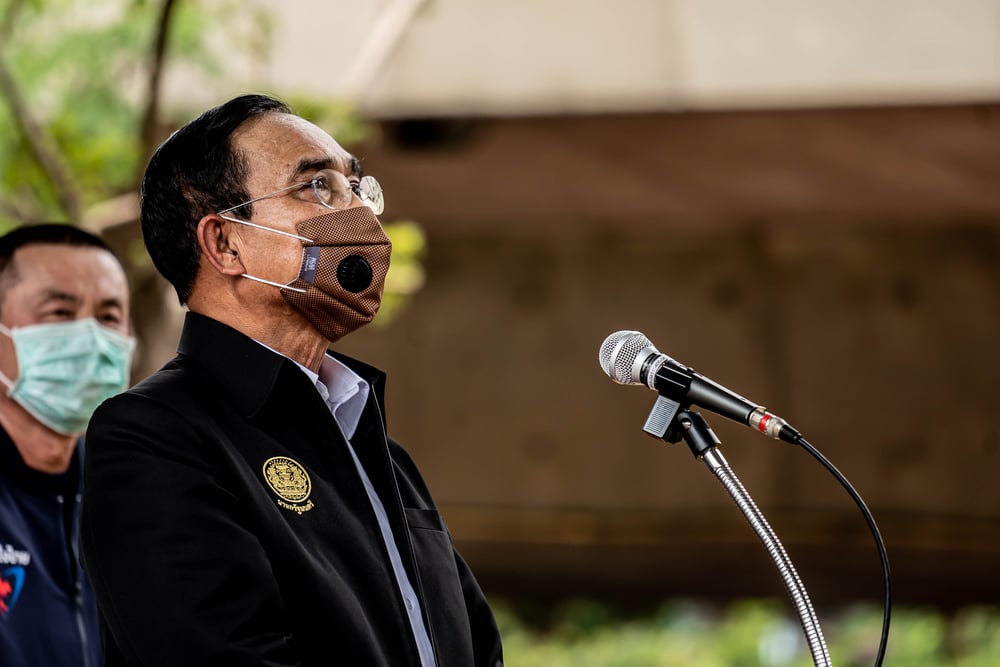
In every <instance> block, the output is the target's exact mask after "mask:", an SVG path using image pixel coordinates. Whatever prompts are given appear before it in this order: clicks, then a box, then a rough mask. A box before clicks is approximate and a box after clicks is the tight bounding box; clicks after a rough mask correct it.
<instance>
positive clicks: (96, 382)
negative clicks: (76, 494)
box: [0, 318, 135, 435]
mask: <svg viewBox="0 0 1000 667" xmlns="http://www.w3.org/2000/svg"><path fill="white" fill-rule="evenodd" d="M0 333H3V334H4V335H6V336H9V337H10V338H11V340H13V341H14V351H15V353H16V354H17V368H18V375H17V379H16V380H11V379H10V378H8V377H6V376H5V375H4V374H3V373H0V382H2V383H3V384H5V385H6V386H7V395H8V396H10V397H11V398H12V399H13V400H14V401H16V402H17V403H18V404H19V405H20V406H21V407H23V408H24V409H25V410H27V411H28V413H29V414H30V415H31V416H33V417H34V418H35V419H37V420H38V421H40V422H41V423H43V424H45V425H46V426H48V427H49V428H51V429H52V430H53V431H57V432H59V433H63V434H65V435H74V434H78V433H83V432H84V430H86V428H87V422H89V421H90V416H91V415H92V414H93V413H94V410H96V409H97V406H98V405H100V404H101V403H102V402H104V401H105V400H106V399H108V398H111V397H112V396H114V395H115V394H118V393H120V392H122V391H124V390H125V389H126V388H128V383H129V369H130V366H131V362H132V351H133V349H134V348H135V340H134V339H133V338H129V337H128V336H123V335H122V334H120V333H118V332H117V331H113V330H112V329H109V328H108V327H105V326H101V325H100V324H98V323H97V320H95V319H93V318H87V319H81V320H73V321H70V322H55V323H51V324H33V325H31V326H26V327H15V328H14V329H8V328H7V327H5V326H3V325H2V324H0Z"/></svg>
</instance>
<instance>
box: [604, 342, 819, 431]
mask: <svg viewBox="0 0 1000 667" xmlns="http://www.w3.org/2000/svg"><path fill="white" fill-rule="evenodd" d="M597 356H598V361H599V362H600V364H601V369H602V370H603V371H604V372H605V373H606V374H607V375H608V377H610V378H611V379H612V380H614V381H615V382H617V383H618V384H644V385H646V386H647V387H649V388H650V389H652V390H654V391H656V392H658V393H659V394H660V396H664V397H666V398H668V399H670V400H672V401H675V402H676V403H678V404H681V405H684V406H690V405H697V406H698V407H701V408H705V409H706V410H711V411H712V412H714V413H716V414H718V415H722V416H723V417H726V418H727V419H732V420H733V421H736V422H739V423H741V424H745V425H746V426H749V427H750V428H752V429H754V430H756V431H760V432H761V433H763V434H764V435H767V436H770V437H772V438H774V439H775V440H784V441H785V442H790V443H792V444H799V443H800V441H801V440H802V435H801V434H800V433H799V432H798V431H796V430H795V429H794V428H792V427H791V426H789V424H788V422H786V421H785V420H784V419H782V418H781V417H778V416H777V415H774V414H772V413H770V412H768V411H767V409H766V408H764V406H761V405H757V404H756V403H753V402H751V401H749V400H747V399H745V398H743V397H742V396H740V395H739V394H737V393H735V392H732V391H730V390H728V389H726V388H725V387H723V386H722V385H719V384H716V383H715V382H713V381H711V380H709V379H708V378H706V377H705V376H703V375H700V374H698V373H696V372H695V371H694V369H691V368H688V367H687V366H685V365H683V364H681V363H678V362H677V361H675V360H673V359H671V358H670V357H668V356H667V355H665V354H663V353H661V352H660V351H659V350H657V349H656V347H655V346H654V345H653V344H652V343H651V342H650V340H649V339H648V338H646V337H645V336H644V335H643V334H642V333H640V332H638V331H616V332H615V333H613V334H611V335H610V336H608V337H607V338H605V339H604V342H603V343H602V344H601V349H600V350H599V351H598V355H597ZM671 416H672V415H671Z"/></svg>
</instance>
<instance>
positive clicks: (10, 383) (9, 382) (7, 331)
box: [0, 324, 14, 390]
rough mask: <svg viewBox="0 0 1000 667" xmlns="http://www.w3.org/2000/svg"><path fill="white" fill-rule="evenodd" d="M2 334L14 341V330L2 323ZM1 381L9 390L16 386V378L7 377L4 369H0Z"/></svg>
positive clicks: (0, 328) (0, 326)
mask: <svg viewBox="0 0 1000 667" xmlns="http://www.w3.org/2000/svg"><path fill="white" fill-rule="evenodd" d="M0 334H3V335H4V336H6V337H7V338H10V340H11V342H13V341H14V332H13V331H11V330H10V329H9V328H7V327H6V326H5V325H3V324H0ZM0 382H2V383H3V385H4V386H5V387H7V389H8V390H9V389H10V388H11V387H13V386H14V380H11V379H10V378H9V377H7V375H6V374H5V373H4V372H3V371H0Z"/></svg>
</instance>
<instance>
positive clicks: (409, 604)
mask: <svg viewBox="0 0 1000 667" xmlns="http://www.w3.org/2000/svg"><path fill="white" fill-rule="evenodd" d="M406 608H407V609H408V610H409V611H413V600H411V599H410V598H406Z"/></svg>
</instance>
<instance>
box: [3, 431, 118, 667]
mask: <svg viewBox="0 0 1000 667" xmlns="http://www.w3.org/2000/svg"><path fill="white" fill-rule="evenodd" d="M82 449H83V447H82V442H81V443H79V444H78V446H77V448H76V451H75V452H74V454H73V460H72V463H71V464H70V467H69V469H68V470H67V471H66V472H65V473H63V474H60V475H50V474H46V473H43V472H40V471H38V470H34V469H32V468H29V467H28V466H27V465H25V463H24V460H23V459H22V458H21V455H20V453H19V452H18V450H17V448H16V447H15V446H14V443H13V442H12V441H11V439H10V436H8V435H7V433H6V432H5V431H4V430H3V429H0V665H3V667H100V665H102V664H103V658H102V656H101V646H100V639H99V635H98V621H97V607H96V605H95V603H94V595H93V592H92V591H91V589H90V586H89V585H88V584H87V582H86V579H85V577H84V574H83V570H82V568H81V567H80V559H79V548H78V531H79V514H80V494H81V482H82V478H81V465H80V459H81V457H82V455H83V452H82Z"/></svg>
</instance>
